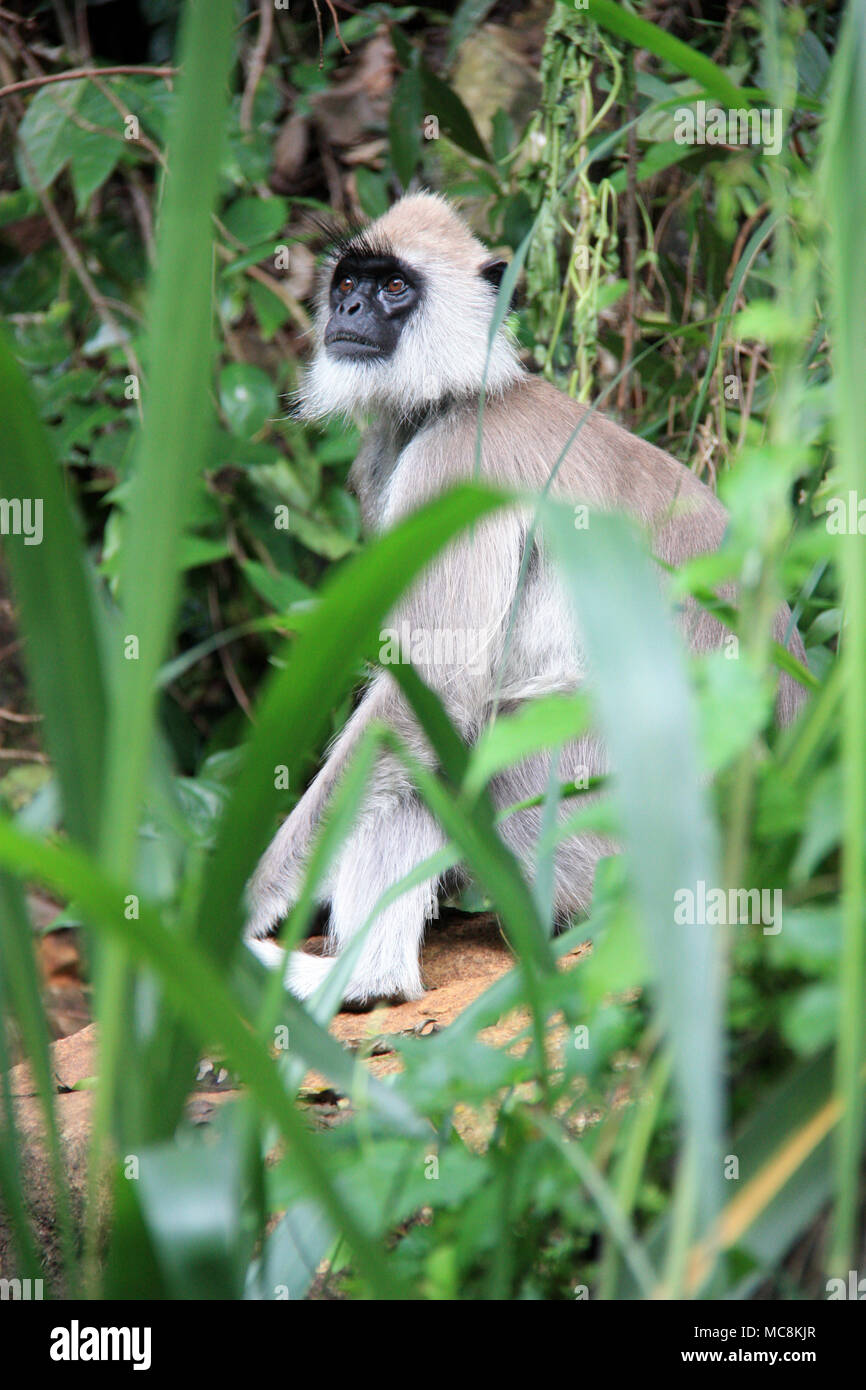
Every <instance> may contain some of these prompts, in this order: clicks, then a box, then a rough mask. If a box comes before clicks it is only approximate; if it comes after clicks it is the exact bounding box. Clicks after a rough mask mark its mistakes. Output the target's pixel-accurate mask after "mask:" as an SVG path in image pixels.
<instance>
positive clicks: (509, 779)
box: [491, 738, 616, 919]
mask: <svg viewBox="0 0 866 1390" xmlns="http://www.w3.org/2000/svg"><path fill="white" fill-rule="evenodd" d="M605 771H606V766H605V761H604V754H603V750H602V749H601V747H600V745H599V744H598V742H597V741H596V740H595V739H591V738H585V739H579V740H577V741H576V742H575V743H572V744H569V745H568V746H567V747H566V748H564V749H563V752H562V755H561V757H560V761H559V767H558V770H557V780H558V781H560V782H569V781H573V782H579V781H580V780H581V779H582V778H590V777H598V776H601V775H602V774H603V773H604V772H605ZM549 778H550V755H549V754H538V755H537V756H535V757H532V758H526V759H525V760H524V761H523V762H521V763H518V764H517V766H515V767H511V768H507V769H506V770H505V771H504V772H502V773H500V774H499V775H498V776H497V777H496V778H495V779H494V781H493V783H492V785H491V791H492V794H493V799H494V803H495V805H496V809H497V810H498V811H500V810H504V809H505V808H506V807H508V806H511V805H513V804H514V803H515V802H518V801H524V800H526V798H527V797H530V796H541V795H544V793H545V792H546V790H547V786H548V781H549ZM596 795H597V793H596ZM587 800H588V797H587V796H583V797H581V798H580V799H579V800H578V799H577V798H574V797H571V798H569V799H568V800H567V801H563V802H562V803H561V805H560V809H559V818H560V820H565V819H566V818H567V817H569V816H571V815H573V814H574V812H575V811H576V810H577V809H578V808H579V807H580V806H584V805H586V803H587ZM543 816H544V808H543V807H542V806H531V807H528V808H527V809H526V810H523V811H516V812H515V813H514V814H513V815H511V816H509V817H508V818H507V819H506V820H505V821H503V822H502V824H501V827H500V829H501V834H502V838H503V839H504V840H505V843H506V844H507V845H508V847H509V849H511V850H512V852H513V853H514V854H515V855H516V857H517V858H518V859H519V860H520V863H521V865H522V866H523V871H524V873H525V874H526V876H527V878H528V879H529V880H530V882H531V881H532V879H533V877H534V873H535V865H536V859H537V853H538V848H537V847H538V837H539V834H540V833H541V827H542V822H543ZM614 853H616V846H615V845H614V844H613V842H612V841H610V840H608V839H606V838H605V837H604V836H602V835H597V834H594V833H592V832H590V831H587V832H586V833H584V834H580V835H572V836H569V838H568V839H566V840H563V841H561V842H560V844H559V846H558V847H557V850H556V856H555V861H554V868H555V880H554V884H555V890H554V909H555V912H556V915H557V917H558V918H560V919H564V918H568V917H571V916H573V915H574V914H575V913H577V912H580V913H587V912H588V911H589V908H590V904H591V902H592V889H593V882H594V879H595V867H596V864H597V863H598V861H599V859H601V858H603V857H604V856H605V855H608V854H614Z"/></svg>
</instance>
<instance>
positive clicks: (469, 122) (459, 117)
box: [420, 63, 491, 164]
mask: <svg viewBox="0 0 866 1390" xmlns="http://www.w3.org/2000/svg"><path fill="white" fill-rule="evenodd" d="M420 74H421V83H422V92H423V96H424V105H425V106H426V108H427V109H426V111H425V112H424V115H425V116H426V115H433V116H435V117H436V118H437V120H438V121H439V127H440V129H441V130H443V131H444V132H445V134H446V135H447V136H448V138H449V140H453V142H454V144H455V145H459V146H460V148H461V150H465V151H466V153H467V154H471V155H473V156H474V157H475V158H476V159H483V160H484V162H485V164H489V163H490V162H491V160H490V152H489V151H488V149H487V146H486V145H485V143H484V141H483V140H482V139H481V136H480V135H479V134H478V130H477V128H476V125H475V122H474V121H473V119H472V117H471V115H470V114H469V111H468V110H467V109H466V107H465V106H464V104H463V102H462V101H461V99H460V97H459V96H458V95H457V93H456V92H455V91H454V89H453V88H452V87H449V86H448V83H447V82H443V81H442V78H441V77H437V76H436V74H435V73H434V72H431V70H430V68H428V67H427V65H426V63H422V64H421V65H420Z"/></svg>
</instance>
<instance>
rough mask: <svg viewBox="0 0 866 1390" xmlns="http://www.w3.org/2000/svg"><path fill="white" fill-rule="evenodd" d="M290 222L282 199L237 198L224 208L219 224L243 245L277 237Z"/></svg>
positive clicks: (286, 204)
mask: <svg viewBox="0 0 866 1390" xmlns="http://www.w3.org/2000/svg"><path fill="white" fill-rule="evenodd" d="M288 220H289V206H288V203H287V202H286V200H285V198H254V197H252V196H245V197H243V198H237V199H236V200H235V201H234V202H233V203H232V205H231V207H228V208H226V209H225V211H224V212H223V213H222V214H221V216H220V221H221V222H222V223H223V224H224V225H225V226H226V227H227V228H228V230H229V231H230V232H231V234H232V236H233V237H236V238H237V240H238V241H242V242H243V243H244V244H245V245H246V246H254V245H255V244H256V242H259V241H268V240H269V239H270V238H272V237H274V238H276V237H278V236H279V235H280V233H281V232H282V231H283V229H284V228H285V225H286V223H287V222H288Z"/></svg>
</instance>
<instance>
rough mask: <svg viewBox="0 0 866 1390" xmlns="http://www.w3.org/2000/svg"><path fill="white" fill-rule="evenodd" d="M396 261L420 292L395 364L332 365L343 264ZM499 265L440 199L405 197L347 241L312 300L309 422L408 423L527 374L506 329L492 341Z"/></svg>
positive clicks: (304, 401) (304, 410)
mask: <svg viewBox="0 0 866 1390" xmlns="http://www.w3.org/2000/svg"><path fill="white" fill-rule="evenodd" d="M349 253H351V254H353V255H356V256H361V257H364V256H367V255H369V256H383V255H386V256H394V257H396V258H397V259H399V260H401V261H402V262H404V263H405V264H406V265H407V267H409V268H410V269H414V270H416V272H417V273H418V276H419V279H420V280H421V281H422V283H423V298H422V302H421V304H420V306H419V307H418V309H416V311H415V312H414V313H413V314H412V315H411V316H410V317H409V318H408V319H407V321H406V323H405V325H404V327H403V330H402V332H401V334H400V340H399V343H398V345H397V348H396V350H395V351H394V353H393V354H392V356H391V357H389V358H387V359H381V360H368V361H349V360H346V359H339V360H334V359H332V358H329V357H328V355H327V353H326V351H325V347H324V342H323V336H324V330H325V324H326V323H327V320H328V316H329V313H330V310H329V290H330V281H331V277H332V275H333V271H334V268H335V267H336V265H337V264H338V263H339V261H340V259H341V258H342V256H344V255H347V254H349ZM505 268H506V266H505V262H504V261H502V260H500V259H499V258H497V257H494V256H491V253H490V251H489V250H488V249H487V247H486V246H484V245H483V243H482V242H480V241H479V240H478V238H477V237H476V236H475V235H474V234H473V232H472V231H471V229H470V227H469V225H468V224H467V222H466V221H465V219H464V218H463V217H461V216H460V214H459V213H458V212H457V211H456V209H455V208H454V207H453V206H452V205H451V204H450V203H449V202H448V201H447V200H446V199H445V198H443V197H442V196H441V195H440V194H438V193H410V194H407V195H406V196H405V197H403V198H401V199H400V200H399V202H397V203H395V204H394V206H393V207H392V208H390V209H389V211H388V212H386V213H385V214H384V215H383V216H382V217H380V218H378V219H377V220H376V221H375V222H373V223H371V224H370V225H369V226H367V227H364V228H362V229H353V230H351V231H349V232H348V233H347V234H344V235H343V236H341V237H340V238H339V240H338V241H337V242H336V243H335V244H333V245H332V246H331V248H330V249H329V252H328V255H327V258H326V263H325V266H324V270H323V275H322V278H321V281H320V284H319V291H318V296H317V313H316V324H315V329H314V341H315V354H314V357H313V361H312V365H311V366H310V368H309V369H308V370H307V372H306V373H305V374H304V377H303V380H302V384H301V387H300V390H299V392H298V400H299V410H300V413H301V414H302V415H303V416H304V417H305V418H307V419H318V418H323V417H325V416H328V415H334V414H337V415H343V416H346V417H349V418H358V417H363V416H367V415H387V416H389V417H390V418H392V419H394V420H395V421H403V420H408V419H411V418H413V417H417V416H418V415H419V414H423V413H424V412H426V411H429V410H431V409H434V408H435V407H436V406H437V405H439V404H441V403H443V402H445V401H464V400H473V399H474V400H477V399H478V398H479V397H480V395H481V392H482V390H483V391H484V392H485V393H486V394H487V395H498V394H501V393H502V392H503V391H505V390H507V389H508V387H509V386H511V385H513V384H514V382H515V381H517V380H518V379H519V377H520V376H521V375H522V374H523V368H522V367H521V365H520V362H519V360H518V357H517V352H516V348H515V344H514V342H513V339H512V337H511V334H510V333H509V330H508V328H507V326H506V325H505V324H504V323H503V324H502V325H501V326H500V327H499V328H498V329H497V332H496V333H495V335H494V337H493V341H492V342H491V341H490V329H491V326H492V320H493V314H494V309H495V305H496V298H497V294H498V290H499V286H500V284H501V280H502V276H503V274H504V272H505Z"/></svg>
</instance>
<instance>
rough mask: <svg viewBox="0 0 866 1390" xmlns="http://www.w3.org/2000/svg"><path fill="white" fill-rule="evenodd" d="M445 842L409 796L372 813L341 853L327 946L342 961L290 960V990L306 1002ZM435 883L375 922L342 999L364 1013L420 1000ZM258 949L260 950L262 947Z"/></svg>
mask: <svg viewBox="0 0 866 1390" xmlns="http://www.w3.org/2000/svg"><path fill="white" fill-rule="evenodd" d="M445 842H446V840H445V835H444V834H443V832H442V831H441V830H440V828H439V826H438V825H437V824H436V821H435V820H434V819H433V817H432V815H431V814H430V812H429V811H428V810H427V808H426V807H425V806H424V805H423V803H422V802H421V801H420V800H419V799H418V797H417V796H416V795H415V794H414V793H412V792H406V791H401V792H400V793H395V794H393V795H392V796H389V797H388V798H387V800H386V799H385V798H384V797H382V796H378V797H376V799H375V805H374V806H370V805H368V806H367V807H366V808H365V810H364V812H363V813H362V816H361V819H360V821H359V822H358V824H357V825H356V826H355V828H354V829H353V830H352V833H351V834H350V835H349V837H348V839H347V840H346V842H345V844H344V846H343V848H342V849H341V851H340V855H339V858H338V860H337V864H336V867H335V870H334V873H333V877H332V893H331V922H330V927H329V938H330V943H331V945H332V947H333V948H334V949H335V951H336V953H337V955H335V956H331V957H325V958H321V957H317V956H308V955H305V954H303V953H300V952H293V953H292V957H291V959H290V961H289V963H288V966H287V969H286V985H287V987H288V988H289V989H290V990H291V991H292V993H293V994H295V995H297V996H298V997H299V998H301V999H304V998H306V997H307V996H308V995H310V994H312V993H313V991H314V990H315V989H316V988H317V987H318V985H319V984H320V983H321V982H322V980H323V979H324V978H325V976H326V975H327V974H328V972H329V971H330V970H331V969H332V968H333V966H334V964H335V963H336V959H337V958H338V955H339V952H340V951H341V950H342V949H343V948H344V947H345V946H347V945H348V944H349V942H350V941H351V940H352V939H353V937H354V936H355V934H356V933H357V932H358V931H360V929H361V928H362V927H363V926H364V924H365V923H366V922H367V919H368V918H369V916H370V914H371V913H372V911H373V909H374V907H375V906H376V903H377V902H378V901H379V899H380V898H381V897H382V895H383V893H385V892H386V891H387V890H388V889H389V888H390V887H392V885H394V884H395V883H397V882H399V880H400V879H402V878H403V877H404V876H405V875H406V874H408V873H410V872H411V871H412V869H414V868H415V867H416V866H417V865H418V864H420V863H421V862H422V861H423V860H424V859H427V858H428V857H429V856H430V855H432V854H435V853H436V851H437V850H439V849H441V848H442V847H443V845H444V844H445ZM437 882H438V879H437V878H436V877H431V878H427V879H425V880H424V881H423V882H422V883H420V884H417V885H415V886H414V887H412V888H409V889H408V890H407V891H406V892H405V893H402V894H401V895H400V897H399V898H397V899H396V900H395V901H394V902H392V903H389V905H388V906H387V907H385V908H383V910H382V911H381V912H380V913H379V914H378V915H377V916H376V918H375V919H374V921H373V922H372V925H370V926H369V927H368V929H367V933H366V938H365V941H364V944H363V946H362V947H361V950H360V955H359V957H358V959H357V961H356V962H355V966H354V968H353V971H352V974H351V976H350V979H349V983H348V985H347V987H346V990H345V993H344V998H345V1000H346V1002H347V1003H350V1004H355V1005H364V1004H368V1003H371V1002H372V1001H373V1000H375V999H419V998H420V997H421V995H422V994H423V993H424V987H423V985H422V983H421V970H420V961H419V956H420V950H421V938H422V936H423V934H424V928H425V926H426V924H427V922H428V921H430V919H431V918H432V917H435V916H436V915H437V910H438V903H437V897H436V888H437ZM259 944H261V943H259Z"/></svg>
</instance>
